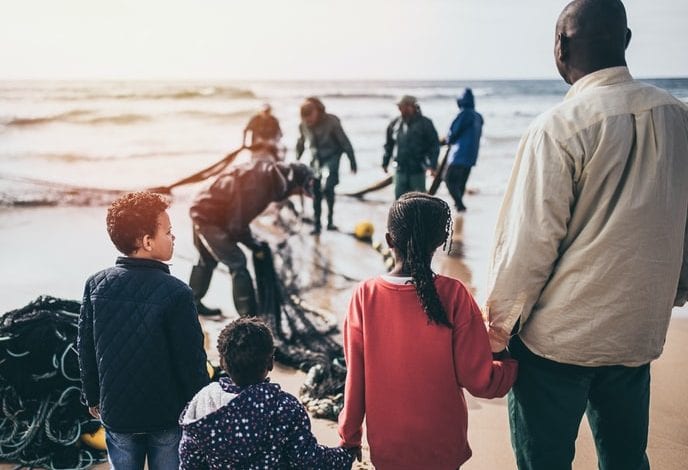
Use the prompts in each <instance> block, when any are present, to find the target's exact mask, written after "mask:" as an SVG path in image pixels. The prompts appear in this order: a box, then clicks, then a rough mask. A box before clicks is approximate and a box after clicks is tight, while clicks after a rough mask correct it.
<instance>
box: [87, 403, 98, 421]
mask: <svg viewBox="0 0 688 470" xmlns="http://www.w3.org/2000/svg"><path fill="white" fill-rule="evenodd" d="M88 413H89V414H90V415H91V416H93V417H94V418H95V419H100V405H96V406H89V407H88Z"/></svg>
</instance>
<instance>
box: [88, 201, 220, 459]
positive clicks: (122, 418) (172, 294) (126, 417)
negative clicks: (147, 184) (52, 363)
mask: <svg viewBox="0 0 688 470" xmlns="http://www.w3.org/2000/svg"><path fill="white" fill-rule="evenodd" d="M167 207H168V204H167V202H166V201H165V200H164V199H163V198H162V197H161V196H160V195H157V194H153V193H148V192H137V193H129V194H126V195H124V196H122V197H121V198H119V199H117V200H116V201H115V202H113V203H112V205H111V206H110V208H109V209H108V213H107V231H108V234H109V235H110V239H111V240H112V242H113V243H114V245H115V247H117V249H118V250H119V251H120V252H122V254H124V255H125V256H122V257H119V258H117V261H116V263H115V266H114V267H111V268H107V269H105V270H103V271H100V272H98V273H96V274H94V275H93V276H91V277H90V278H89V279H88V280H87V281H86V287H85V289H84V297H83V303H82V306H81V313H80V316H79V336H78V350H79V367H80V370H81V381H82V392H83V396H84V399H85V402H86V403H87V405H88V407H89V411H90V413H91V414H92V415H93V416H94V417H96V418H99V419H101V420H102V422H103V425H104V426H105V430H106V444H107V450H108V458H109V460H110V464H111V465H112V468H113V469H115V470H118V469H126V470H131V469H143V468H144V461H145V460H146V458H148V468H150V469H168V468H177V467H178V466H179V456H178V447H179V439H180V437H181V430H180V429H179V426H178V425H177V417H178V416H179V413H180V412H181V410H182V409H183V408H184V405H185V404H186V403H187V402H188V401H189V400H190V399H191V398H192V397H193V396H194V395H195V394H196V392H198V390H200V389H201V388H203V387H204V386H205V385H206V384H207V383H208V375H207V372H206V367H205V363H206V354H205V351H204V349H203V332H202V330H201V326H200V324H199V322H198V317H197V314H196V308H195V305H194V299H193V295H192V293H191V289H190V288H189V286H187V285H186V284H185V283H184V282H182V281H180V280H179V279H177V278H175V277H173V276H172V275H170V269H169V266H168V265H167V264H165V262H166V261H169V260H170V259H171V258H172V252H173V249H174V235H173V234H172V227H171V225H170V217H169V215H168V214H167V212H166V209H167Z"/></svg>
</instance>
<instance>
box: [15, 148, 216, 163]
mask: <svg viewBox="0 0 688 470" xmlns="http://www.w3.org/2000/svg"><path fill="white" fill-rule="evenodd" d="M213 154H217V155H218V158H219V156H220V155H222V151H221V150H217V149H214V150H209V149H204V150H198V149H196V150H176V151H175V150H167V151H160V152H140V153H132V154H128V155H88V154H79V153H69V152H64V153H33V154H18V155H15V156H13V157H11V158H14V159H22V160H24V159H27V158H28V159H36V160H47V161H52V162H63V163H78V162H93V163H95V162H109V161H118V160H120V161H121V160H139V159H149V158H150V159H154V158H166V157H167V158H176V157H186V156H189V157H193V156H197V155H213Z"/></svg>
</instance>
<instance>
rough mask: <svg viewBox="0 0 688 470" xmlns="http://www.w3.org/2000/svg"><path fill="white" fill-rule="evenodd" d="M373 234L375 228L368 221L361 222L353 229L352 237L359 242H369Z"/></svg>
mask: <svg viewBox="0 0 688 470" xmlns="http://www.w3.org/2000/svg"><path fill="white" fill-rule="evenodd" d="M374 232H375V227H374V226H373V223H372V222H371V221H369V220H361V221H360V222H358V223H357V224H356V227H354V237H356V238H358V239H359V240H370V239H371V238H373V233H374Z"/></svg>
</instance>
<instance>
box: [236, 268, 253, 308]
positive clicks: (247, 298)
mask: <svg viewBox="0 0 688 470" xmlns="http://www.w3.org/2000/svg"><path fill="white" fill-rule="evenodd" d="M232 296H233V297H234V307H236V309H237V312H238V313H239V315H240V316H242V317H253V316H255V315H256V314H257V313H258V305H257V304H256V294H255V291H254V289H253V281H252V280H251V275H250V274H249V273H248V270H246V269H240V270H237V271H235V272H233V273H232Z"/></svg>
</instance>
